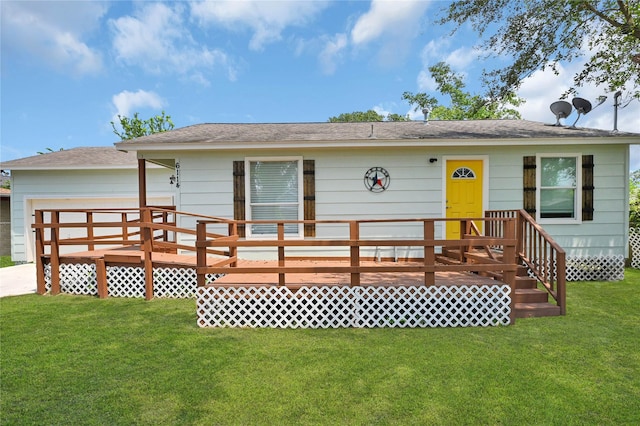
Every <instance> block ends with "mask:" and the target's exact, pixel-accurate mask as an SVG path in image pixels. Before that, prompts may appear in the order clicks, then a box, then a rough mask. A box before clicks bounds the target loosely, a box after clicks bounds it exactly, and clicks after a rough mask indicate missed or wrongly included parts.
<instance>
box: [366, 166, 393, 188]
mask: <svg viewBox="0 0 640 426" xmlns="http://www.w3.org/2000/svg"><path fill="white" fill-rule="evenodd" d="M390 183H391V176H389V172H388V171H386V170H385V169H383V168H382V167H372V168H370V169H369V170H367V172H366V173H365V174H364V186H365V187H366V188H367V189H368V190H369V191H371V192H382V191H384V190H385V189H387V188H388V187H389V184H390Z"/></svg>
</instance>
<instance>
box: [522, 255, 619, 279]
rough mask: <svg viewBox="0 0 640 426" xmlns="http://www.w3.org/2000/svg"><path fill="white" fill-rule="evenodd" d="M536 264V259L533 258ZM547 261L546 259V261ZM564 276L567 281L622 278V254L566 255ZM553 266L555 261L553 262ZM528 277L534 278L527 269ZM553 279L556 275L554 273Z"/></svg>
mask: <svg viewBox="0 0 640 426" xmlns="http://www.w3.org/2000/svg"><path fill="white" fill-rule="evenodd" d="M534 262H535V263H536V264H538V261H537V260H534ZM547 263H548V261H547ZM565 263H566V269H565V278H566V280H567V282H569V281H619V280H622V279H624V256H622V255H619V256H587V257H567V259H566V261H565ZM553 264H554V266H555V265H556V262H555V260H554V262H553ZM525 266H526V265H525ZM528 274H529V277H531V278H535V276H534V275H533V273H532V272H531V271H529V273H528ZM553 278H554V279H557V278H558V277H557V276H556V275H554V277H553Z"/></svg>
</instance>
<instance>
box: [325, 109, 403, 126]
mask: <svg viewBox="0 0 640 426" xmlns="http://www.w3.org/2000/svg"><path fill="white" fill-rule="evenodd" d="M385 120H386V121H409V118H408V117H405V116H404V115H400V114H387V115H386V116H384V115H382V114H378V113H377V112H375V111H374V110H372V109H370V110H369V111H366V112H362V111H354V112H346V113H342V114H340V115H338V116H337V117H329V120H328V121H329V122H330V123H353V122H362V121H365V122H368V121H385Z"/></svg>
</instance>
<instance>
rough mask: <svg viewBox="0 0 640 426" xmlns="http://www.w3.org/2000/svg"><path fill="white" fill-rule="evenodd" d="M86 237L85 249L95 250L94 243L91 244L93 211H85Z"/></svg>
mask: <svg viewBox="0 0 640 426" xmlns="http://www.w3.org/2000/svg"><path fill="white" fill-rule="evenodd" d="M87 239H88V240H89V244H87V250H90V251H93V250H95V245H94V244H93V212H87Z"/></svg>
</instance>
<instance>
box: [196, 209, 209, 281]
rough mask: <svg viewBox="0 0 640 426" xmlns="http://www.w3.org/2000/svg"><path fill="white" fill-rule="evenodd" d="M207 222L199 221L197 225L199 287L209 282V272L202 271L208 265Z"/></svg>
mask: <svg viewBox="0 0 640 426" xmlns="http://www.w3.org/2000/svg"><path fill="white" fill-rule="evenodd" d="M206 242H207V224H206V223H202V222H200V221H198V224H197V225H196V276H197V285H198V287H204V286H205V285H206V284H207V274H205V273H204V272H202V268H206V267H207V247H206V246H205V245H204V244H205V243H206Z"/></svg>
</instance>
